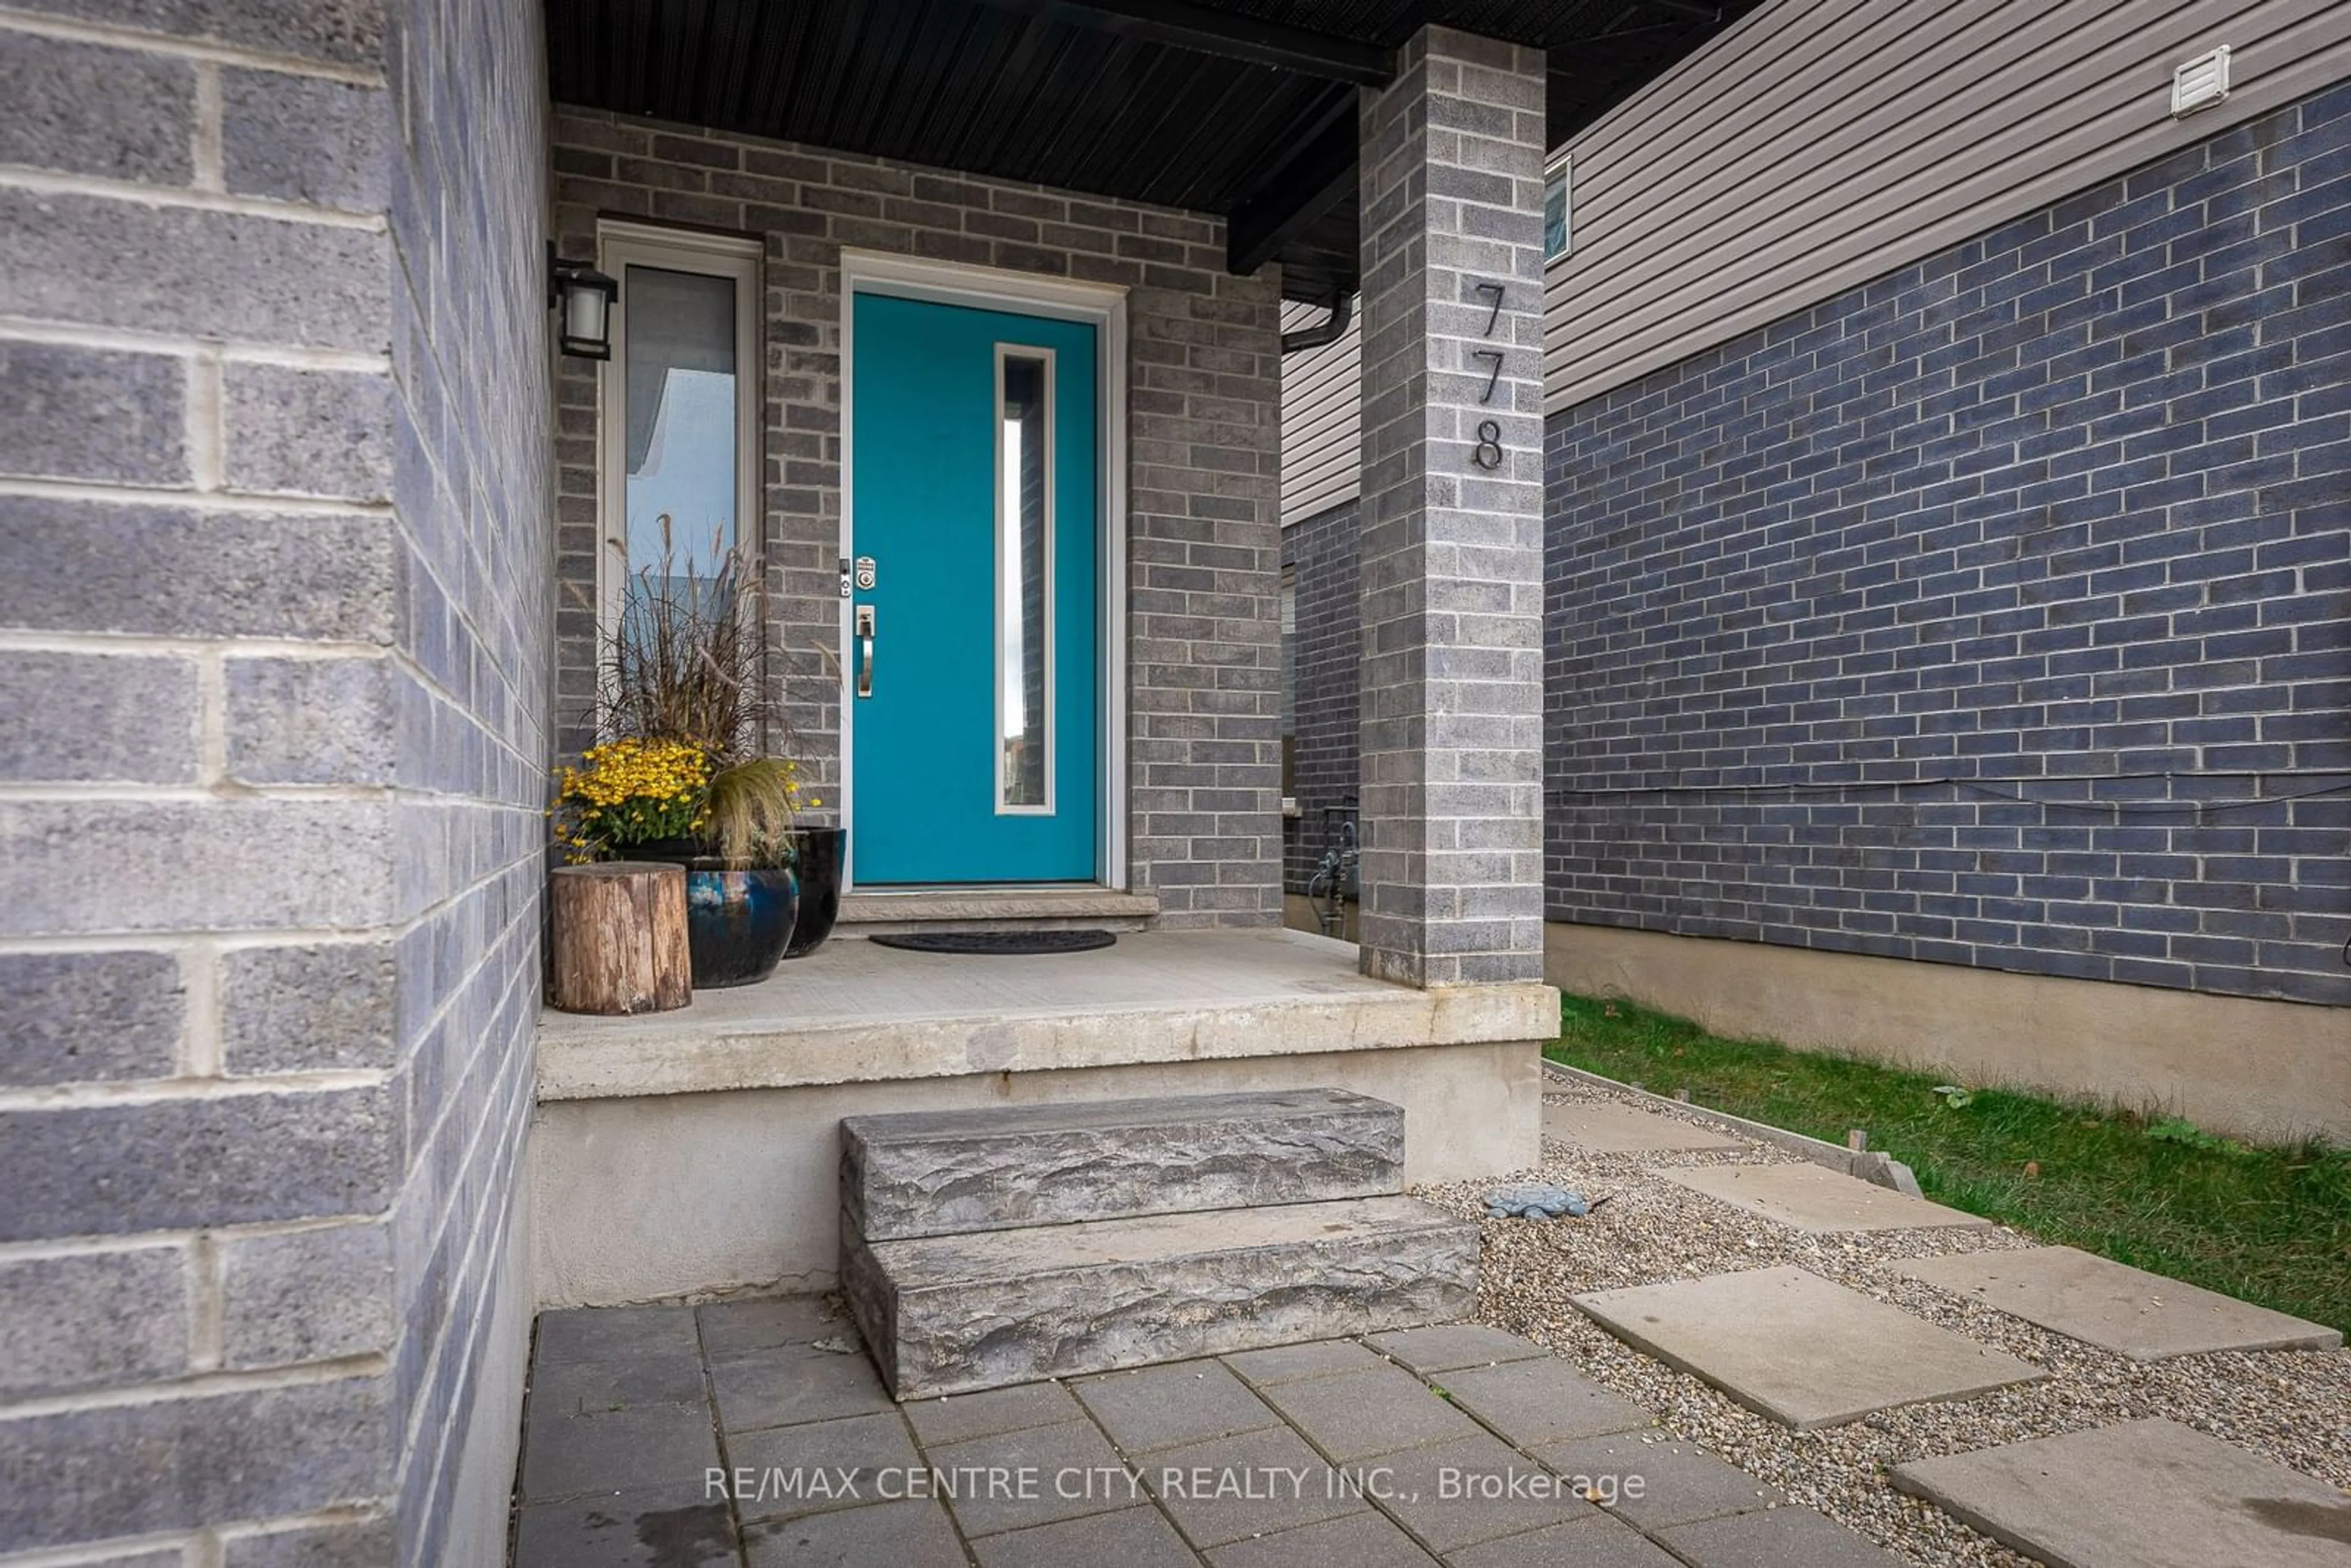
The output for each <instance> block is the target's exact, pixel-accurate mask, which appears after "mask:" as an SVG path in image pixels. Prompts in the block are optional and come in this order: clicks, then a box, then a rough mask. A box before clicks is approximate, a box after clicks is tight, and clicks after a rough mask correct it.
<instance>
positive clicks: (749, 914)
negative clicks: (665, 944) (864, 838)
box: [685, 861, 800, 991]
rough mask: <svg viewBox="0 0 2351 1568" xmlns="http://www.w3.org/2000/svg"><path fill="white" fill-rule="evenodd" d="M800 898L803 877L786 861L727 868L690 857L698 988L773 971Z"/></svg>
mask: <svg viewBox="0 0 2351 1568" xmlns="http://www.w3.org/2000/svg"><path fill="white" fill-rule="evenodd" d="M799 902H800V896H799V878H797V877H795V876H794V875H793V874H792V873H791V872H790V871H789V870H788V869H786V868H785V867H782V866H763V867H760V868H758V869H757V870H752V871H726V870H723V869H719V868H717V867H715V866H713V865H712V864H711V862H707V861H703V862H687V864H686V868H685V941H686V946H687V947H688V948H689V949H691V950H692V952H693V955H694V988H695V990H697V991H708V990H717V989H719V988H723V987H726V986H755V985H757V984H758V983H759V982H760V981H761V980H764V979H766V978H767V977H768V976H769V975H772V974H774V973H775V972H776V966H777V965H778V964H779V963H781V962H782V961H783V956H784V947H785V946H786V944H788V943H789V942H790V941H791V939H792V923H793V920H794V919H795V918H796V917H797V916H798V915H799Z"/></svg>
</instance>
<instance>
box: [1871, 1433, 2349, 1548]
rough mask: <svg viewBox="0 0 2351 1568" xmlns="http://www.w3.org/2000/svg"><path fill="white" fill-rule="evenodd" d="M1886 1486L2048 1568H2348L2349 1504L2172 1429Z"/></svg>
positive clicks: (1954, 1462)
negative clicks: (2233, 1566)
mask: <svg viewBox="0 0 2351 1568" xmlns="http://www.w3.org/2000/svg"><path fill="white" fill-rule="evenodd" d="M1893 1479H1894V1484H1895V1486H1896V1488H1898V1489H1899V1490H1903V1491H1907V1492H1909V1493H1912V1494H1913V1495H1915V1496H1918V1497H1923V1498H1925V1499H1927V1500H1928V1501H1930V1502H1933V1503H1935V1504H1937V1505H1938V1507H1940V1508H1942V1509H1944V1510H1945V1511H1948V1512H1949V1513H1950V1514H1952V1515H1953V1516H1954V1517H1956V1518H1957V1519H1959V1521H1962V1522H1963V1523H1966V1524H1969V1525H1971V1526H1973V1527H1974V1528H1975V1529H1977V1530H1980V1531H1983V1532H1984V1533H1985V1534H1986V1535H1989V1536H1991V1538H1992V1539H1993V1540H1995V1541H1998V1542H2001V1543H2002V1544H2003V1545H2007V1546H2012V1547H2014V1548H2015V1549H2016V1550H2018V1551H2019V1552H2024V1553H2026V1554H2027V1555H2028V1556H2032V1557H2037V1558H2039V1559H2040V1560H2041V1561H2042V1562H2043V1563H2047V1564H2048V1565H2049V1568H2211V1565H2212V1564H2214V1563H2259V1564H2261V1568H2346V1565H2351V1493H2345V1492H2341V1491H2337V1490H2335V1488H2333V1487H2330V1486H2326V1485H2325V1484H2323V1483H2321V1482H2319V1481H2315V1480H2313V1479H2311V1478H2309V1477H2308V1476H2305V1475H2303V1474H2302V1473H2301V1472H2299V1471H2297V1470H2290V1469H2286V1468H2285V1467H2284V1466H2283V1465H2280V1464H2276V1463H2273V1462H2272V1461H2271V1460H2268V1459H2265V1458H2261V1457H2260V1456H2258V1455H2255V1454H2250V1453H2247V1452H2246V1451H2245V1450H2244V1449H2242V1448H2236V1447H2234V1446H2232V1445H2231V1444H2228V1443H2224V1442H2222V1441H2220V1439H2219V1438H2218V1437H2206V1436H2205V1435H2204V1434H2203V1433H2201V1432H2197V1431H2192V1430H2190V1429H2189V1428H2188V1427H2182V1426H2180V1425H2179V1424H2178V1423H2177V1422H2173V1421H2165V1420H2160V1419H2157V1420H2146V1421H2126V1422H2124V1423H2122V1424H2121V1425H2119V1426H2115V1427H2094V1428H2092V1429H2091V1430H2089V1431H2086V1432H2070V1433H2067V1434H2066V1435H2065V1436H2064V1437H2037V1438H2034V1439H2032V1441H2029V1442H2023V1443H2009V1444H2006V1445H2004V1446H2002V1447H2001V1448H1983V1449H1980V1450H1978V1451H1976V1452H1973V1453H1966V1454H1949V1455H1946V1456H1944V1457H1943V1458H1932V1459H1914V1460H1912V1461H1911V1462H1910V1463H1908V1464H1906V1465H1898V1466H1896V1468H1895V1470H1894V1477H1893Z"/></svg>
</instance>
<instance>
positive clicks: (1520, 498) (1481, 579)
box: [1361, 26, 1543, 986]
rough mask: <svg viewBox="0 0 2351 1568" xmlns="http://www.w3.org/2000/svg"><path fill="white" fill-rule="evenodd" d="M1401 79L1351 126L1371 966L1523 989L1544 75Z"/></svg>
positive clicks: (1411, 64) (1534, 846)
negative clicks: (1359, 261)
mask: <svg viewBox="0 0 2351 1568" xmlns="http://www.w3.org/2000/svg"><path fill="white" fill-rule="evenodd" d="M1398 64H1399V67H1400V68H1399V71H1398V73H1397V76H1396V79H1395V82H1394V83H1392V84H1391V85H1390V86H1388V87H1387V88H1386V89H1383V90H1381V91H1379V92H1376V93H1374V92H1366V93H1365V94H1364V102H1363V111H1362V139H1363V141H1362V147H1363V153H1362V162H1361V170H1362V172H1361V179H1362V197H1363V209H1362V210H1363V216H1362V225H1363V275H1364V276H1363V290H1364V294H1363V318H1364V379H1363V385H1364V392H1363V452H1364V481H1363V485H1364V499H1363V594H1364V600H1363V603H1364V660H1363V676H1362V679H1363V784H1362V801H1363V806H1362V820H1363V861H1362V880H1363V890H1364V891H1363V967H1364V973H1365V974H1368V975H1374V976H1377V977H1381V978H1383V979H1390V980H1400V981H1404V982H1405V983H1407V984H1411V985H1416V986H1448V985H1468V984H1476V983H1480V982H1489V981H1502V980H1528V979H1539V978H1541V974H1542V564H1543V550H1542V454H1541V440H1542V298H1541V295H1542V172H1543V168H1542V166H1543V57H1542V52H1541V50H1539V49H1529V48H1521V47H1517V46H1515V45H1511V44H1503V43H1496V42H1494V41H1493V40H1491V39H1487V38H1481V37H1475V36H1474V35H1471V34H1468V33H1461V32H1457V31H1455V30H1453V29H1451V28H1448V27H1437V26H1429V27H1423V28H1422V29H1421V30H1420V31H1419V33H1417V34H1416V35H1415V36H1414V37H1413V39H1412V41H1411V42H1410V43H1409V44H1407V45H1406V46H1405V48H1404V51H1403V53H1402V56H1401V57H1400V59H1399V61H1398ZM1480 284H1489V285H1491V284H1499V285H1501V287H1502V300H1501V308H1500V310H1499V316H1498V315H1497V314H1496V312H1495V309H1494V305H1493V300H1492V298H1491V296H1490V294H1489V293H1481V292H1479V285H1480ZM1489 323H1490V325H1489ZM1480 350H1498V351H1499V353H1500V355H1501V362H1500V373H1499V377H1493V376H1492V375H1491V364H1490V361H1486V360H1481V359H1479V358H1478V357H1477V356H1478V354H1479V351H1480ZM1489 380H1490V382H1491V390H1490V393H1489ZM1481 400H1482V401H1481ZM1489 420H1490V421H1491V422H1492V423H1491V425H1490V426H1488V425H1486V424H1485V422H1487V421H1489ZM1481 434H1493V435H1494V436H1496V437H1497V438H1498V439H1497V440H1496V441H1495V442H1494V443H1493V444H1490V445H1486V446H1482V447H1481V446H1480V444H1479V437H1480V435H1481ZM1498 448H1499V453H1498V451H1497V449H1498ZM1480 456H1483V457H1485V458H1486V459H1487V460H1488V461H1489V462H1492V463H1495V466H1492V467H1487V466H1481V465H1480V464H1479V457H1480Z"/></svg>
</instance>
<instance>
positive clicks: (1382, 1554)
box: [1208, 1513, 1437, 1568]
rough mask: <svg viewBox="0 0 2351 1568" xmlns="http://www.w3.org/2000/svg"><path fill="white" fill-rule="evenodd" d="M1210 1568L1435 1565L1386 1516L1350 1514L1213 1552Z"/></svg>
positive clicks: (1425, 1567) (1429, 1567)
mask: <svg viewBox="0 0 2351 1568" xmlns="http://www.w3.org/2000/svg"><path fill="white" fill-rule="evenodd" d="M1208 1562H1209V1563H1210V1564H1211V1568H1435V1564H1436V1562H1437V1559H1435V1558H1433V1557H1431V1556H1430V1555H1429V1554H1428V1553H1427V1552H1423V1551H1422V1550H1421V1549H1420V1548H1419V1547H1417V1546H1416V1545H1414V1544H1413V1541H1412V1537H1411V1536H1409V1535H1406V1534H1405V1532H1404V1531H1401V1530H1398V1529H1397V1528H1396V1527H1395V1524H1394V1523H1392V1522H1391V1521H1389V1519H1388V1517H1387V1516H1386V1515H1385V1514H1381V1513H1351V1514H1349V1515H1347V1516H1346V1517H1345V1518H1343V1519H1326V1520H1324V1521H1322V1522H1321V1523H1319V1524H1308V1525H1301V1526H1300V1527H1299V1528H1298V1529H1296V1530H1285V1531H1280V1533H1278V1534H1274V1535H1260V1536H1258V1537H1256V1538H1255V1539H1253V1540H1249V1541H1236V1542H1233V1543H1232V1544H1231V1545H1229V1546H1220V1547H1218V1548H1217V1549H1216V1550H1215V1551H1214V1552H1209V1553H1208Z"/></svg>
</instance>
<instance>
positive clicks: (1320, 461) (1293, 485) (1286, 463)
mask: <svg viewBox="0 0 2351 1568" xmlns="http://www.w3.org/2000/svg"><path fill="white" fill-rule="evenodd" d="M1330 319H1331V308H1330V307H1329V306H1327V305H1301V304H1297V303H1294V302H1293V303H1291V304H1288V305H1284V306H1283V307H1282V308H1281V325H1282V329H1283V330H1285V331H1293V332H1294V331H1298V330H1301V329H1305V328H1309V327H1317V326H1321V325H1322V324H1323V323H1325V322H1327V321H1329V320H1330ZM1363 379H1364V318H1363V313H1362V312H1361V311H1359V310H1357V311H1351V312H1349V314H1348V317H1347V329H1346V330H1345V331H1343V332H1342V333H1340V334H1339V335H1338V336H1337V337H1336V338H1333V339H1332V340H1331V341H1329V342H1327V343H1325V344H1323V345H1322V347H1320V348H1317V349H1298V350H1292V351H1290V352H1289V353H1286V354H1284V355H1282V356H1281V521H1282V526H1283V527H1285V528H1287V527H1290V525H1292V524H1294V523H1301V522H1304V521H1305V520H1306V519H1307V518H1309V517H1318V516H1320V515H1321V514H1322V513H1324V512H1327V511H1329V510H1330V509H1331V508H1332V507H1339V506H1343V505H1345V504H1346V503H1348V502H1350V501H1352V500H1353V499H1354V498H1355V497H1357V496H1358V495H1360V494H1361V493H1362V490H1363V471H1364V444H1363V402H1362V398H1361V396H1360V392H1361V389H1362V386H1363Z"/></svg>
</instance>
